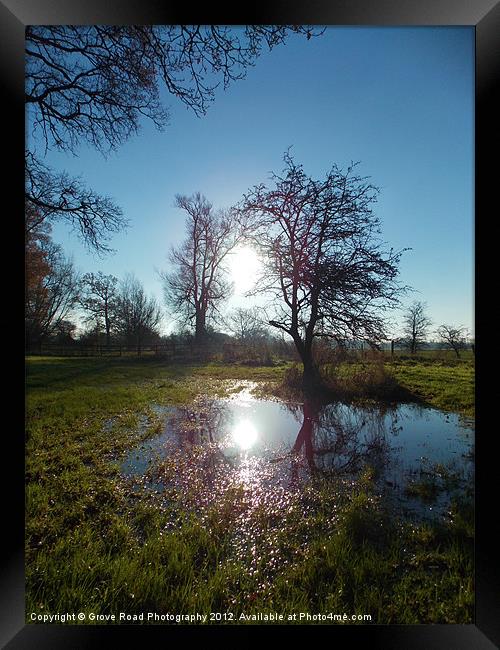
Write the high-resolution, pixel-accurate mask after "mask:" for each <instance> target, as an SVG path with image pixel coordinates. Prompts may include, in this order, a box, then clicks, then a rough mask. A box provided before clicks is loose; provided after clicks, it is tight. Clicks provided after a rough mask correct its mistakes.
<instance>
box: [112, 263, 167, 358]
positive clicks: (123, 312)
mask: <svg viewBox="0 0 500 650" xmlns="http://www.w3.org/2000/svg"><path fill="white" fill-rule="evenodd" d="M115 313H116V329H117V332H118V334H119V335H121V336H122V337H123V339H124V341H125V343H126V344H127V345H135V346H137V351H138V352H140V350H141V346H142V345H143V344H144V342H145V341H146V340H147V339H152V338H157V337H158V336H159V332H158V326H159V324H160V321H161V309H160V306H159V305H158V303H157V301H156V299H155V298H154V297H150V298H148V296H147V295H146V293H145V291H144V288H143V286H142V285H141V283H140V282H139V280H137V278H135V277H134V276H133V275H130V274H129V275H127V276H126V278H125V279H124V280H123V281H122V283H121V286H120V290H119V293H118V297H117V301H116V312H115Z"/></svg>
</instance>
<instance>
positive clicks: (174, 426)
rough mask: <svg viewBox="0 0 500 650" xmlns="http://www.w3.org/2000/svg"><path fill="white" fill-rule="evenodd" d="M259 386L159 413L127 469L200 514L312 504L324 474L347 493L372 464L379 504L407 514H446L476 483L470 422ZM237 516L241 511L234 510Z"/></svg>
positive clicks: (139, 482) (431, 411)
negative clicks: (266, 394) (303, 398)
mask: <svg viewBox="0 0 500 650" xmlns="http://www.w3.org/2000/svg"><path fill="white" fill-rule="evenodd" d="M252 388H253V386H252V385H251V384H250V383H248V382H247V383H246V385H245V386H244V387H243V389H242V390H240V391H239V392H234V393H233V394H232V395H231V396H230V397H227V398H222V399H201V400H199V401H198V402H196V403H194V404H192V405H190V406H186V407H177V408H166V407H161V406H156V407H155V411H156V415H158V416H160V417H161V418H162V420H163V422H164V425H163V430H162V431H161V433H160V434H159V435H156V436H154V437H152V438H150V439H148V440H146V441H144V442H143V443H141V445H140V446H139V447H137V448H136V449H133V450H132V451H131V452H130V453H129V454H128V456H127V457H126V458H125V460H124V461H123V463H122V466H121V471H122V473H123V474H124V475H125V476H126V477H128V478H129V479H130V480H131V481H132V482H134V481H135V482H136V484H137V485H142V486H144V487H146V488H149V489H152V490H155V491H157V492H159V493H161V494H163V495H164V498H165V499H166V500H167V501H169V502H172V501H175V500H179V499H181V500H182V503H183V507H185V508H193V509H194V510H196V511H197V512H199V513H201V514H203V512H204V511H205V510H206V509H207V508H208V507H209V506H210V504H213V503H215V502H217V503H218V504H219V505H220V504H221V503H223V502H224V499H226V498H227V497H228V495H232V498H231V499H230V501H231V503H232V504H233V505H232V506H231V507H232V508H233V510H234V503H235V499H234V494H235V492H236V493H237V494H238V499H237V503H238V504H240V505H241V509H240V512H236V511H234V512H232V513H231V514H232V515H234V516H235V517H238V516H245V517H247V518H248V517H249V512H250V511H251V509H252V508H260V509H264V510H267V511H268V514H270V513H272V512H273V510H274V511H275V512H277V513H280V512H286V511H287V510H289V509H293V504H294V503H295V504H296V503H297V502H298V501H300V503H301V508H302V509H303V508H304V507H306V506H305V505H304V504H305V502H306V501H307V490H310V489H314V486H315V485H316V484H315V480H316V479H318V477H321V478H323V479H324V478H326V479H327V480H330V481H331V482H335V485H336V486H338V489H339V490H345V489H347V490H349V489H350V487H352V485H353V482H354V481H356V480H357V479H358V478H359V476H360V475H361V473H362V472H364V471H366V469H367V468H368V467H369V468H370V472H371V476H372V480H373V481H374V482H375V484H376V486H377V489H378V492H379V493H380V496H381V498H384V499H385V500H386V501H387V503H388V504H390V505H391V507H393V508H396V509H398V511H399V512H400V513H402V514H404V515H405V516H409V517H414V518H422V517H434V516H442V515H446V513H447V511H448V510H449V506H450V500H451V498H452V496H455V495H457V494H460V493H461V492H463V490H465V489H467V488H470V487H472V484H473V453H474V421H473V420H471V419H464V418H461V417H459V416H457V415H455V414H447V413H444V412H441V411H439V410H437V409H430V408H422V407H420V406H417V405H414V404H401V405H397V406H395V407H388V406H381V405H378V406H373V407H359V406H353V405H348V404H343V403H340V402H338V403H334V404H329V405H327V406H320V405H319V404H315V403H314V402H313V401H308V402H306V403H303V404H293V403H284V402H279V401H275V400H267V399H258V398H256V397H255V396H254V395H253V394H252ZM236 510H238V508H236Z"/></svg>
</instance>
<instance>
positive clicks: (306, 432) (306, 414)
mask: <svg viewBox="0 0 500 650" xmlns="http://www.w3.org/2000/svg"><path fill="white" fill-rule="evenodd" d="M289 408H290V410H292V412H294V415H297V412H298V410H299V409H302V417H303V421H302V426H301V428H300V430H299V432H298V435H297V438H296V440H295V443H294V445H293V448H292V453H293V454H294V455H295V460H297V456H298V454H299V453H300V452H301V450H302V449H304V455H305V458H306V460H307V464H308V466H309V468H310V469H311V470H315V471H321V472H335V473H341V472H357V471H359V470H360V469H361V468H362V467H363V466H364V465H367V464H369V465H370V466H372V467H373V468H374V469H375V471H381V470H382V469H383V467H384V466H385V465H386V464H387V461H388V455H389V451H390V445H389V442H388V439H387V434H388V433H389V432H391V433H393V434H395V433H397V427H396V424H397V420H396V419H395V418H394V417H393V419H392V422H390V424H389V425H388V423H387V419H386V415H387V413H388V409H387V408H381V407H380V406H377V407H375V406H373V407H367V406H363V408H356V407H353V406H350V405H346V404H343V403H341V402H337V403H334V404H328V405H327V406H322V405H321V403H319V402H318V401H315V400H312V399H309V400H306V401H305V402H304V404H303V405H302V407H301V406H299V405H290V406H289ZM292 472H293V474H294V475H296V473H297V467H296V463H295V464H294V465H293V466H292Z"/></svg>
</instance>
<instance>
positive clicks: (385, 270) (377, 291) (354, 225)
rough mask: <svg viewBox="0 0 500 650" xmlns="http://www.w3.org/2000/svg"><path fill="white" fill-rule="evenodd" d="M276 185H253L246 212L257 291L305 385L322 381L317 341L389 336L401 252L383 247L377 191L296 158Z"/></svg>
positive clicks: (350, 173)
mask: <svg viewBox="0 0 500 650" xmlns="http://www.w3.org/2000/svg"><path fill="white" fill-rule="evenodd" d="M284 161H285V170H284V175H283V176H278V175H276V174H273V175H272V181H273V186H272V187H270V188H268V187H266V186H265V185H264V184H261V185H258V186H256V187H254V188H253V190H251V191H250V192H249V193H248V194H247V195H246V196H245V197H244V199H243V201H242V204H241V206H240V207H241V213H242V215H243V216H244V218H245V219H246V222H247V223H246V226H247V227H248V228H251V229H252V235H251V239H252V241H253V244H254V246H255V247H256V248H257V249H258V250H259V251H260V257H261V259H262V260H263V261H264V262H263V266H264V271H263V274H262V277H261V278H259V280H258V282H257V289H256V290H255V291H256V292H261V291H265V292H267V293H268V294H270V295H271V297H272V298H273V305H274V309H275V315H274V318H273V319H272V320H270V321H269V323H270V325H272V326H273V327H275V328H277V329H279V330H282V331H283V332H285V333H286V334H288V335H289V336H290V337H291V338H292V339H293V341H294V343H295V346H296V348H297V352H298V354H299V355H300V358H301V360H302V363H303V367H304V373H303V384H304V387H305V388H310V387H311V386H314V384H315V383H316V382H317V381H318V379H319V377H318V373H317V369H316V366H315V363H314V359H313V343H314V340H315V339H316V338H317V337H327V338H333V339H335V340H345V339H352V338H358V339H359V338H362V339H366V340H369V341H372V342H377V341H380V340H382V339H384V338H385V333H384V321H383V319H382V316H381V314H382V312H384V310H386V309H388V308H389V307H393V306H394V305H395V304H397V302H398V298H397V296H398V294H399V293H400V291H402V287H400V286H399V285H398V284H397V282H396V277H397V274H398V263H399V260H400V256H401V253H402V252H399V253H395V252H394V251H393V250H392V249H391V250H390V251H389V252H384V251H383V250H382V248H381V247H382V244H381V243H379V241H378V240H377V238H376V236H377V234H378V233H379V232H380V230H379V220H378V219H377V218H376V217H375V216H374V214H373V212H372V209H371V206H372V204H373V203H374V201H375V199H376V195H377V189H376V188H375V187H373V186H372V185H370V184H368V183H367V182H366V181H365V179H363V178H360V177H359V176H356V175H355V174H354V173H353V172H354V167H353V166H351V167H349V168H348V169H347V171H345V172H344V171H342V170H340V169H339V168H338V167H337V166H333V167H332V169H331V170H330V172H329V173H328V174H327V176H326V178H325V179H324V180H320V181H317V180H313V179H312V178H310V177H308V176H307V175H306V174H305V173H304V171H303V169H302V166H300V165H297V164H295V162H294V161H293V159H292V157H291V155H290V154H289V153H286V154H285V156H284Z"/></svg>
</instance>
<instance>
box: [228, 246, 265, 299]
mask: <svg viewBox="0 0 500 650" xmlns="http://www.w3.org/2000/svg"><path fill="white" fill-rule="evenodd" d="M228 266H229V273H230V276H231V280H232V281H233V282H234V291H235V293H237V294H238V293H240V294H241V293H245V291H249V290H250V289H252V288H253V286H254V284H255V280H256V278H257V274H258V272H259V271H260V268H261V263H260V260H259V257H258V255H257V253H256V252H255V250H254V249H253V248H250V246H239V247H238V248H236V249H235V250H234V251H233V253H231V255H230V256H229V258H228Z"/></svg>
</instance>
